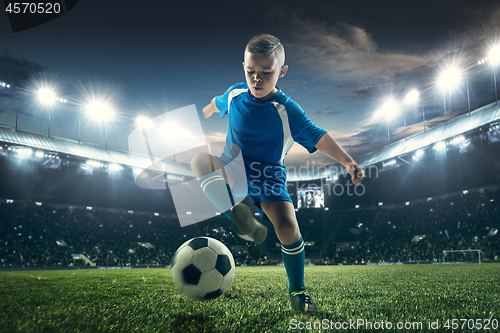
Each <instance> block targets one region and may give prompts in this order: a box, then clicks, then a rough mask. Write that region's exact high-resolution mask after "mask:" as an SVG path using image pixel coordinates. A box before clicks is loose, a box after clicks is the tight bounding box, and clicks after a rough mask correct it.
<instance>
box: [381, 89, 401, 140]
mask: <svg viewBox="0 0 500 333" xmlns="http://www.w3.org/2000/svg"><path fill="white" fill-rule="evenodd" d="M398 113H399V104H398V102H396V100H395V99H394V98H388V99H386V100H385V102H384V104H383V105H382V108H381V109H380V110H378V111H377V112H376V113H375V117H376V118H385V119H386V120H387V143H388V144H391V139H390V130H389V126H390V125H389V123H390V120H391V119H393V118H394V117H396V116H397V114H398Z"/></svg>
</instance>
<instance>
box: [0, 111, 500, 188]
mask: <svg viewBox="0 0 500 333" xmlns="http://www.w3.org/2000/svg"><path fill="white" fill-rule="evenodd" d="M499 119H500V105H499V104H497V103H491V104H488V105H486V106H483V107H481V108H479V109H476V110H474V111H473V112H471V114H470V115H469V114H468V113H467V114H464V115H461V116H459V117H456V118H454V119H451V120H449V121H448V122H446V123H442V124H439V125H437V126H434V127H432V128H430V129H428V130H427V131H425V132H420V133H417V134H415V135H413V136H411V137H409V138H408V139H406V140H405V139H402V140H399V141H396V142H394V143H391V144H390V145H387V146H384V147H382V148H379V149H377V150H375V151H372V152H369V153H366V154H363V155H361V156H358V157H357V158H356V160H357V162H358V163H359V164H360V165H362V166H363V167H367V166H370V165H374V164H376V163H379V162H382V161H386V160H388V159H391V158H394V157H397V156H401V155H403V154H406V153H409V152H412V151H416V150H418V149H421V148H424V147H427V146H429V145H432V144H433V143H436V142H439V141H442V140H446V139H449V138H452V137H455V136H457V135H460V134H463V133H466V132H468V131H471V130H473V129H475V128H478V127H481V126H484V125H487V124H489V123H492V122H495V121H497V120H499ZM0 141H3V142H6V143H10V144H17V145H23V146H29V147H32V148H37V149H43V150H46V151H50V152H56V153H59V154H66V155H70V156H77V157H81V158H84V159H92V160H98V161H104V162H108V163H117V164H122V165H128V166H130V167H135V168H141V169H142V168H144V165H148V164H149V162H148V161H149V157H147V156H143V155H132V156H131V155H130V154H129V153H128V152H126V151H122V150H113V149H104V148H103V147H100V146H97V145H93V144H88V143H85V144H79V143H78V142H77V141H74V140H70V139H65V138H58V137H50V138H49V137H47V136H45V135H41V134H36V133H30V132H25V131H21V130H18V131H15V130H14V129H13V128H11V127H4V126H0ZM162 165H163V171H165V172H166V173H169V174H177V175H184V176H190V177H193V176H194V175H193V173H192V171H191V168H190V166H189V165H188V164H186V163H181V162H176V161H171V160H164V161H163V163H162ZM338 172H339V165H338V164H333V165H331V166H326V167H325V166H323V167H316V168H311V169H308V170H301V169H299V171H298V172H294V171H293V170H290V169H289V170H288V171H287V180H288V181H299V180H312V179H319V178H326V177H332V176H335V175H337V173H338Z"/></svg>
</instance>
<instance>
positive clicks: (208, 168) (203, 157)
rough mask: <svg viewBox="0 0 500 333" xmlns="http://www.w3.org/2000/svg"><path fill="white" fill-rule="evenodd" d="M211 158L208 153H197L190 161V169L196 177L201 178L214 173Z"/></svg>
mask: <svg viewBox="0 0 500 333" xmlns="http://www.w3.org/2000/svg"><path fill="white" fill-rule="evenodd" d="M213 158H214V157H213V156H212V155H210V154H209V153H205V152H202V153H198V154H196V156H195V157H194V158H193V159H192V160H191V169H192V170H193V173H194V175H195V176H196V177H202V176H204V175H206V174H209V173H211V172H213V171H214V166H213V163H214V161H213Z"/></svg>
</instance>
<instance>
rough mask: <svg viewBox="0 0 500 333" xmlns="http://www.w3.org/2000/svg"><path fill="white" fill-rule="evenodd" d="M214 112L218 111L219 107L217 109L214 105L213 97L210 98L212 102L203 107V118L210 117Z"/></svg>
mask: <svg viewBox="0 0 500 333" xmlns="http://www.w3.org/2000/svg"><path fill="white" fill-rule="evenodd" d="M214 112H216V113H220V111H219V109H217V106H215V97H214V98H212V102H210V104H208V105H207V106H205V107H204V108H203V114H204V115H205V118H208V117H210V116H211V115H212V114H213V113H214Z"/></svg>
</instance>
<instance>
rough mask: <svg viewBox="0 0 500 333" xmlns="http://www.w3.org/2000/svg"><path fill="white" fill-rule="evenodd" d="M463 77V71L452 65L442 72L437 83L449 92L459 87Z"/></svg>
mask: <svg viewBox="0 0 500 333" xmlns="http://www.w3.org/2000/svg"><path fill="white" fill-rule="evenodd" d="M461 79H462V72H461V71H460V69H459V68H458V67H456V66H450V67H448V68H446V69H445V70H444V71H442V72H441V74H440V75H439V78H438V81H437V85H438V87H439V88H440V89H441V90H442V91H444V92H449V91H452V90H453V89H455V88H457V87H458V85H459V84H460V81H461Z"/></svg>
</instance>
